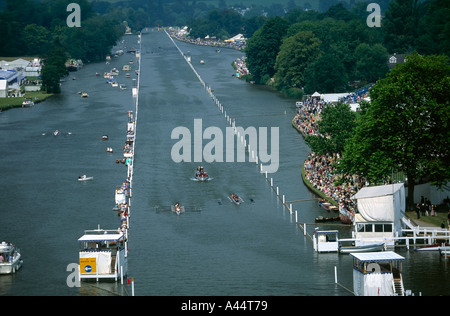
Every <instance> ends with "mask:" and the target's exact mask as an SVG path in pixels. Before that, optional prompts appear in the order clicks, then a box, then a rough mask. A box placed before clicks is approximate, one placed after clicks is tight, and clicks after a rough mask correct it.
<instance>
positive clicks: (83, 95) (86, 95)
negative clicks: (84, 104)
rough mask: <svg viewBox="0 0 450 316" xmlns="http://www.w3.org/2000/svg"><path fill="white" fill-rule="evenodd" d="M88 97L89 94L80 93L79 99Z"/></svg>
mask: <svg viewBox="0 0 450 316" xmlns="http://www.w3.org/2000/svg"><path fill="white" fill-rule="evenodd" d="M88 96H89V94H87V92H83V93H81V97H82V98H87V97H88Z"/></svg>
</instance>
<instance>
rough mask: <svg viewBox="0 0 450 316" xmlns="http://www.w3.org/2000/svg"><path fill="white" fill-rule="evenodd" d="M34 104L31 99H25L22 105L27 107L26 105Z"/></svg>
mask: <svg viewBox="0 0 450 316" xmlns="http://www.w3.org/2000/svg"><path fill="white" fill-rule="evenodd" d="M33 105H34V102H33V101H32V100H31V99H25V100H23V102H22V107H24V108H26V107H31V106H33Z"/></svg>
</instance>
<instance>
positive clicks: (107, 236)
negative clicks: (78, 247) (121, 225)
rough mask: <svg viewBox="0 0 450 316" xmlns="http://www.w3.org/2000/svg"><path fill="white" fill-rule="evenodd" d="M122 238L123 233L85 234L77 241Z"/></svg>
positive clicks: (117, 239)
mask: <svg viewBox="0 0 450 316" xmlns="http://www.w3.org/2000/svg"><path fill="white" fill-rule="evenodd" d="M122 238H123V234H122V233H120V234H86V235H84V236H82V237H81V238H80V239H78V241H79V242H87V241H119V240H120V239H122Z"/></svg>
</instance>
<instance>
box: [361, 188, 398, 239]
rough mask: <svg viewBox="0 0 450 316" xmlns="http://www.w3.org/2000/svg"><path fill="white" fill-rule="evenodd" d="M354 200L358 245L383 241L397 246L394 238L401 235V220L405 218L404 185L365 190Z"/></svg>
mask: <svg viewBox="0 0 450 316" xmlns="http://www.w3.org/2000/svg"><path fill="white" fill-rule="evenodd" d="M352 199H355V200H356V205H357V208H358V212H359V214H355V220H354V231H353V238H355V239H356V241H355V245H356V246H364V245H368V244H374V243H377V242H384V241H385V240H386V246H394V241H393V240H392V239H386V238H392V237H398V236H401V233H402V224H401V219H402V217H403V216H404V215H405V209H406V197H405V187H404V185H403V183H396V184H389V185H380V186H374V187H364V188H362V189H361V190H359V191H358V193H356V194H355V195H354V196H353V197H352Z"/></svg>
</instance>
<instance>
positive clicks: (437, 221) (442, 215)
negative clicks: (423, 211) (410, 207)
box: [406, 205, 450, 228]
mask: <svg viewBox="0 0 450 316" xmlns="http://www.w3.org/2000/svg"><path fill="white" fill-rule="evenodd" d="M447 211H448V210H447V209H446V208H445V205H438V206H437V216H422V215H420V219H419V220H417V213H416V212H415V211H411V212H406V216H408V217H409V218H410V219H411V220H412V221H414V222H416V223H417V224H419V226H422V224H420V223H418V221H420V222H423V223H426V224H429V225H430V226H437V227H441V224H442V223H444V226H445V227H446V228H450V227H448V225H447Z"/></svg>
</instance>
